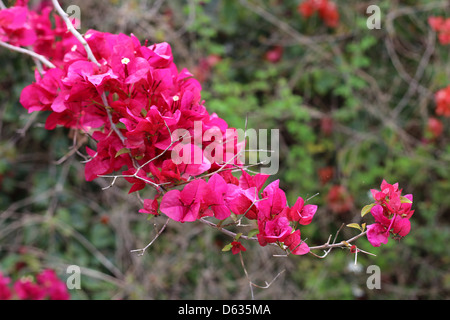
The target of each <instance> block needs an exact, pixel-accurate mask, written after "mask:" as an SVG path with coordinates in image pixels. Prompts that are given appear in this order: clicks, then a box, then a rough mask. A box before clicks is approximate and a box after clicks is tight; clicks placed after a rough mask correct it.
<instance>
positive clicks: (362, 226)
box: [361, 222, 366, 232]
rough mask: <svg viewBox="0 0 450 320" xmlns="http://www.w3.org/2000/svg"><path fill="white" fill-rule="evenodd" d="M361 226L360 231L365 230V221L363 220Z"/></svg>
mask: <svg viewBox="0 0 450 320" xmlns="http://www.w3.org/2000/svg"><path fill="white" fill-rule="evenodd" d="M361 228H362V230H361V231H362V232H364V230H366V223H365V222H364V223H363V224H362V225H361Z"/></svg>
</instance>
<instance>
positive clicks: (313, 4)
mask: <svg viewBox="0 0 450 320" xmlns="http://www.w3.org/2000/svg"><path fill="white" fill-rule="evenodd" d="M297 11H298V12H299V13H300V14H301V15H302V16H303V17H304V18H306V19H308V18H309V17H311V16H312V15H313V14H314V13H316V12H318V14H319V17H320V18H321V19H322V20H323V22H324V23H325V24H326V25H327V26H328V27H330V28H336V27H337V26H338V24H339V12H338V10H337V6H336V4H335V3H334V2H332V1H328V0H306V1H303V2H302V3H300V4H299V5H298V7H297Z"/></svg>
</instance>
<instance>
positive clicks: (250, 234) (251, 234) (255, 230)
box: [248, 229, 259, 238]
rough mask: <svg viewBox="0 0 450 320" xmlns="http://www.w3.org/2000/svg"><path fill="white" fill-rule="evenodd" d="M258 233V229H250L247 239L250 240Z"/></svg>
mask: <svg viewBox="0 0 450 320" xmlns="http://www.w3.org/2000/svg"><path fill="white" fill-rule="evenodd" d="M258 233H259V229H252V230H250V232H249V233H248V237H249V238H251V237H253V236H256V235H257V234H258Z"/></svg>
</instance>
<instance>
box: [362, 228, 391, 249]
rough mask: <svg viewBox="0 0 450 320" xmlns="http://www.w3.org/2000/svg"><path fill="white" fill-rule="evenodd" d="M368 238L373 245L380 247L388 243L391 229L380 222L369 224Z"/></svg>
mask: <svg viewBox="0 0 450 320" xmlns="http://www.w3.org/2000/svg"><path fill="white" fill-rule="evenodd" d="M367 239H368V240H369V242H370V244H371V245H372V246H374V247H379V246H380V245H381V244H382V243H383V244H386V243H388V240H389V231H387V230H386V228H385V227H384V226H382V225H381V224H379V223H374V224H370V225H368V226H367Z"/></svg>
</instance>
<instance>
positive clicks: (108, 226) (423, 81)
mask: <svg viewBox="0 0 450 320" xmlns="http://www.w3.org/2000/svg"><path fill="white" fill-rule="evenodd" d="M299 2H300V0H297V1H293V0H290V1H279V0H264V1H251V0H248V1H245V0H241V1H238V0H230V1H219V0H209V1H198V0H191V1H182V0H174V1H170V2H158V1H150V2H149V1H138V0H133V1H119V0H116V1H109V2H108V1H103V2H96V1H83V2H81V1H72V2H71V4H77V5H79V6H80V7H81V10H82V11H81V12H82V28H83V30H82V31H86V30H87V29H89V28H94V29H98V30H100V31H107V32H113V33H115V32H124V33H131V32H133V33H134V34H135V35H136V36H138V37H139V38H140V39H141V40H144V39H149V41H150V42H152V41H154V42H159V41H167V42H169V43H170V44H171V45H172V49H173V51H174V57H175V60H176V63H177V65H178V66H180V67H187V68H188V69H189V70H191V71H192V72H193V73H194V75H195V76H196V77H197V78H199V79H201V80H202V86H203V92H202V97H203V99H204V100H205V101H206V106H207V108H208V109H209V110H210V111H211V112H216V113H218V114H219V115H220V117H222V118H223V119H225V120H226V121H227V122H228V123H229V125H230V126H232V127H237V128H244V126H245V120H246V119H248V127H250V128H255V129H259V128H261V129H279V130H280V145H279V149H280V170H279V172H278V174H277V175H276V176H273V177H271V179H272V180H274V179H280V183H281V186H282V188H283V189H284V190H286V191H287V195H288V201H289V203H293V202H294V201H295V199H296V198H297V197H298V196H302V197H303V198H309V197H312V196H314V195H315V196H314V197H313V198H312V199H311V200H310V203H314V204H318V205H319V211H318V213H317V215H316V217H315V223H313V224H311V225H309V226H307V227H304V228H302V234H303V237H306V238H307V239H308V240H307V242H308V243H309V244H311V245H316V244H322V243H324V242H326V241H327V239H328V237H329V235H330V234H333V236H334V234H335V233H336V231H337V230H338V229H339V227H340V226H341V224H342V223H350V222H360V216H359V211H360V209H361V208H362V207H363V206H364V205H365V204H367V203H369V202H370V199H369V194H368V192H369V190H370V189H371V188H375V189H376V188H378V187H379V185H380V183H381V181H382V179H386V180H387V181H388V182H390V183H395V182H399V184H400V186H401V187H402V188H403V189H404V193H412V194H413V195H414V208H415V209H416V212H415V214H414V216H413V218H412V219H411V221H412V231H411V233H410V234H409V235H408V236H407V237H405V238H404V239H402V240H401V241H400V242H399V243H396V241H394V240H390V241H389V243H388V244H387V245H385V246H382V247H381V248H371V247H370V245H369V244H368V242H367V241H366V240H364V239H360V240H359V241H358V243H357V244H358V246H360V247H361V248H362V249H364V250H368V251H370V252H372V253H374V254H376V255H377V256H376V257H372V256H365V255H363V254H361V253H360V254H359V255H358V266H359V268H360V269H359V270H356V271H355V270H354V269H352V268H351V266H353V262H354V255H352V254H350V253H349V252H348V251H347V250H345V251H342V250H335V251H332V252H331V253H330V254H329V256H327V257H326V259H323V260H321V259H316V258H314V257H312V256H304V257H289V258H277V257H273V256H272V255H273V254H276V253H279V252H274V251H273V250H272V248H260V247H258V245H257V244H255V243H245V242H244V243H243V244H244V246H246V247H247V248H248V250H247V252H245V253H244V261H245V263H246V268H247V270H248V272H249V275H250V277H251V278H252V279H251V280H252V281H253V282H255V283H261V284H262V285H263V284H264V282H265V281H267V282H270V281H271V280H272V279H273V278H275V277H276V276H277V275H278V274H279V273H280V272H282V271H283V270H285V271H284V272H282V273H281V274H280V276H279V277H278V278H277V279H276V280H275V281H274V282H273V284H272V285H271V286H270V287H269V288H268V289H257V288H255V297H256V298H261V299H355V298H370V299H418V298H420V299H448V298H450V273H449V270H450V268H449V266H450V261H449V259H450V256H449V250H448V247H447V243H449V242H450V229H449V213H450V197H448V194H449V193H450V181H449V178H450V170H449V164H450V143H449V141H450V139H449V133H450V132H449V119H445V118H439V120H440V121H442V123H443V124H444V131H443V133H442V134H441V135H440V136H439V137H436V138H431V136H430V133H429V131H428V129H427V124H428V119H429V118H431V117H436V115H435V113H434V109H435V104H434V99H433V93H434V92H435V91H437V90H438V89H440V88H442V87H444V86H447V85H448V84H450V80H449V78H450V77H449V76H450V69H449V67H450V65H449V63H448V61H449V59H448V58H449V51H448V47H445V46H442V45H440V44H439V43H438V42H437V40H436V39H435V34H434V33H433V32H432V31H431V29H430V28H429V26H428V24H427V19H428V17H429V16H431V15H446V16H449V15H450V11H449V7H448V6H445V3H444V2H442V3H441V2H438V1H431V0H430V1H388V0H381V1H378V2H377V5H379V7H380V8H381V12H382V21H381V29H380V30H376V29H375V30H369V29H368V28H367V26H366V20H367V17H368V15H366V14H365V9H366V7H367V6H368V3H366V2H360V1H356V0H349V1H346V2H345V4H344V3H341V2H338V3H337V5H338V9H339V13H340V23H339V26H338V27H337V28H336V29H330V28H327V27H326V26H324V25H323V23H322V22H321V20H320V19H318V17H316V16H313V17H311V18H310V19H308V20H306V19H304V18H303V17H301V16H300V14H299V13H298V12H297V11H296V8H297V5H298V4H299ZM159 5H160V6H159ZM274 48H278V49H277V50H280V48H281V53H280V52H279V57H278V59H275V60H276V61H273V60H272V61H270V59H268V58H267V54H268V52H270V51H271V50H274ZM208 57H214V59H215V60H209V61H215V62H214V63H209V64H208V63H206V64H205V61H208ZM0 58H1V59H2V61H6V62H5V63H4V64H3V66H2V68H1V69H0V101H1V104H0V118H1V120H0V270H2V271H3V272H4V273H7V274H9V275H11V276H12V277H20V276H22V275H25V274H27V273H28V272H30V271H36V270H39V269H40V268H43V267H44V266H47V267H48V266H50V267H53V268H56V269H57V271H58V272H59V274H60V275H61V276H62V277H63V278H64V277H65V276H67V275H66V274H65V267H66V266H67V265H70V264H76V265H79V266H81V267H82V268H83V269H82V274H83V278H82V284H81V285H82V290H73V291H72V292H71V294H72V296H73V298H74V299H110V298H129V299H146V298H156V299H178V298H194V299H197V298H199V299H235V298H237V299H239V298H241V299H242V298H244V299H247V298H249V297H250V292H249V289H248V280H247V278H246V277H245V274H244V272H243V269H242V266H241V263H240V261H239V257H238V256H233V255H232V254H231V253H229V252H228V253H222V252H221V248H222V247H223V246H224V245H225V244H227V243H229V241H230V240H231V239H229V238H227V237H226V236H225V235H222V234H220V233H218V232H217V231H215V230H210V229H207V228H206V227H205V226H204V225H201V224H196V223H192V224H183V225H181V224H177V223H169V225H168V227H167V229H166V230H165V231H164V233H163V234H162V236H161V237H159V238H158V239H157V241H156V242H155V243H154V244H153V245H152V246H151V247H150V248H149V249H148V251H147V252H145V254H144V255H143V256H136V255H134V254H132V253H130V250H132V249H137V248H142V247H144V246H145V245H146V244H147V243H148V242H150V241H151V239H152V238H153V237H154V235H155V234H156V232H157V230H159V228H161V227H162V225H163V224H164V222H165V220H164V217H158V218H155V219H152V220H148V219H147V217H146V216H143V215H142V214H139V213H138V209H139V205H138V201H137V199H136V198H135V197H134V196H133V195H127V187H126V184H125V183H123V182H121V181H119V182H118V183H116V185H115V186H114V187H113V188H110V189H108V190H105V191H103V190H101V188H102V187H105V186H107V185H108V184H109V183H110V181H108V180H102V179H99V180H97V181H95V182H91V183H87V182H85V181H84V177H83V165H82V164H81V163H80V162H81V161H82V160H83V159H82V158H81V157H79V156H78V155H77V154H73V155H70V156H69V155H68V153H69V152H70V151H71V150H72V147H73V146H72V141H73V139H72V134H73V133H71V132H69V131H68V130H65V129H63V128H58V129H56V130H54V131H46V130H45V129H44V128H43V125H42V124H43V122H44V121H45V117H46V115H45V114H39V115H37V116H36V117H35V118H33V116H32V115H28V114H27V113H26V110H25V109H23V108H22V107H21V106H20V104H19V102H18V101H19V96H20V92H21V89H22V88H23V87H24V86H26V85H27V84H29V83H31V82H32V81H33V72H32V69H33V63H32V61H30V60H29V59H28V58H27V57H24V56H20V55H18V54H16V53H11V52H7V51H6V50H5V49H2V50H0ZM21 129H26V130H24V132H23V134H20V130H21ZM83 151H84V150H83V148H81V149H80V152H83ZM60 159H65V161H61V162H60V163H59V164H55V161H57V160H60ZM324 172H327V174H324ZM335 185H340V186H344V187H345V188H346V189H347V190H348V192H349V194H350V195H351V200H350V202H349V203H350V204H349V207H348V208H347V209H346V210H344V211H339V212H336V211H334V210H333V209H332V208H333V205H332V204H331V203H330V199H329V198H328V196H327V195H328V192H329V190H330V189H331V188H332V187H333V186H335ZM121 187H123V188H121ZM317 193H318V195H316V194H317ZM142 197H145V194H142ZM341 200H342V199H341ZM333 201H335V200H333ZM337 201H339V200H337ZM342 201H344V200H342ZM369 223H370V221H369ZM354 232H355V231H354V230H353V231H352V230H351V229H346V228H344V229H343V230H342V231H341V232H340V234H339V239H346V238H348V237H351V236H353V235H354V234H355V233H354ZM318 254H320V253H318ZM371 264H376V265H378V266H380V268H381V272H382V289H381V290H368V289H367V288H366V285H365V281H366V279H367V276H368V275H367V274H366V273H365V270H366V268H367V266H369V265H371Z"/></svg>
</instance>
